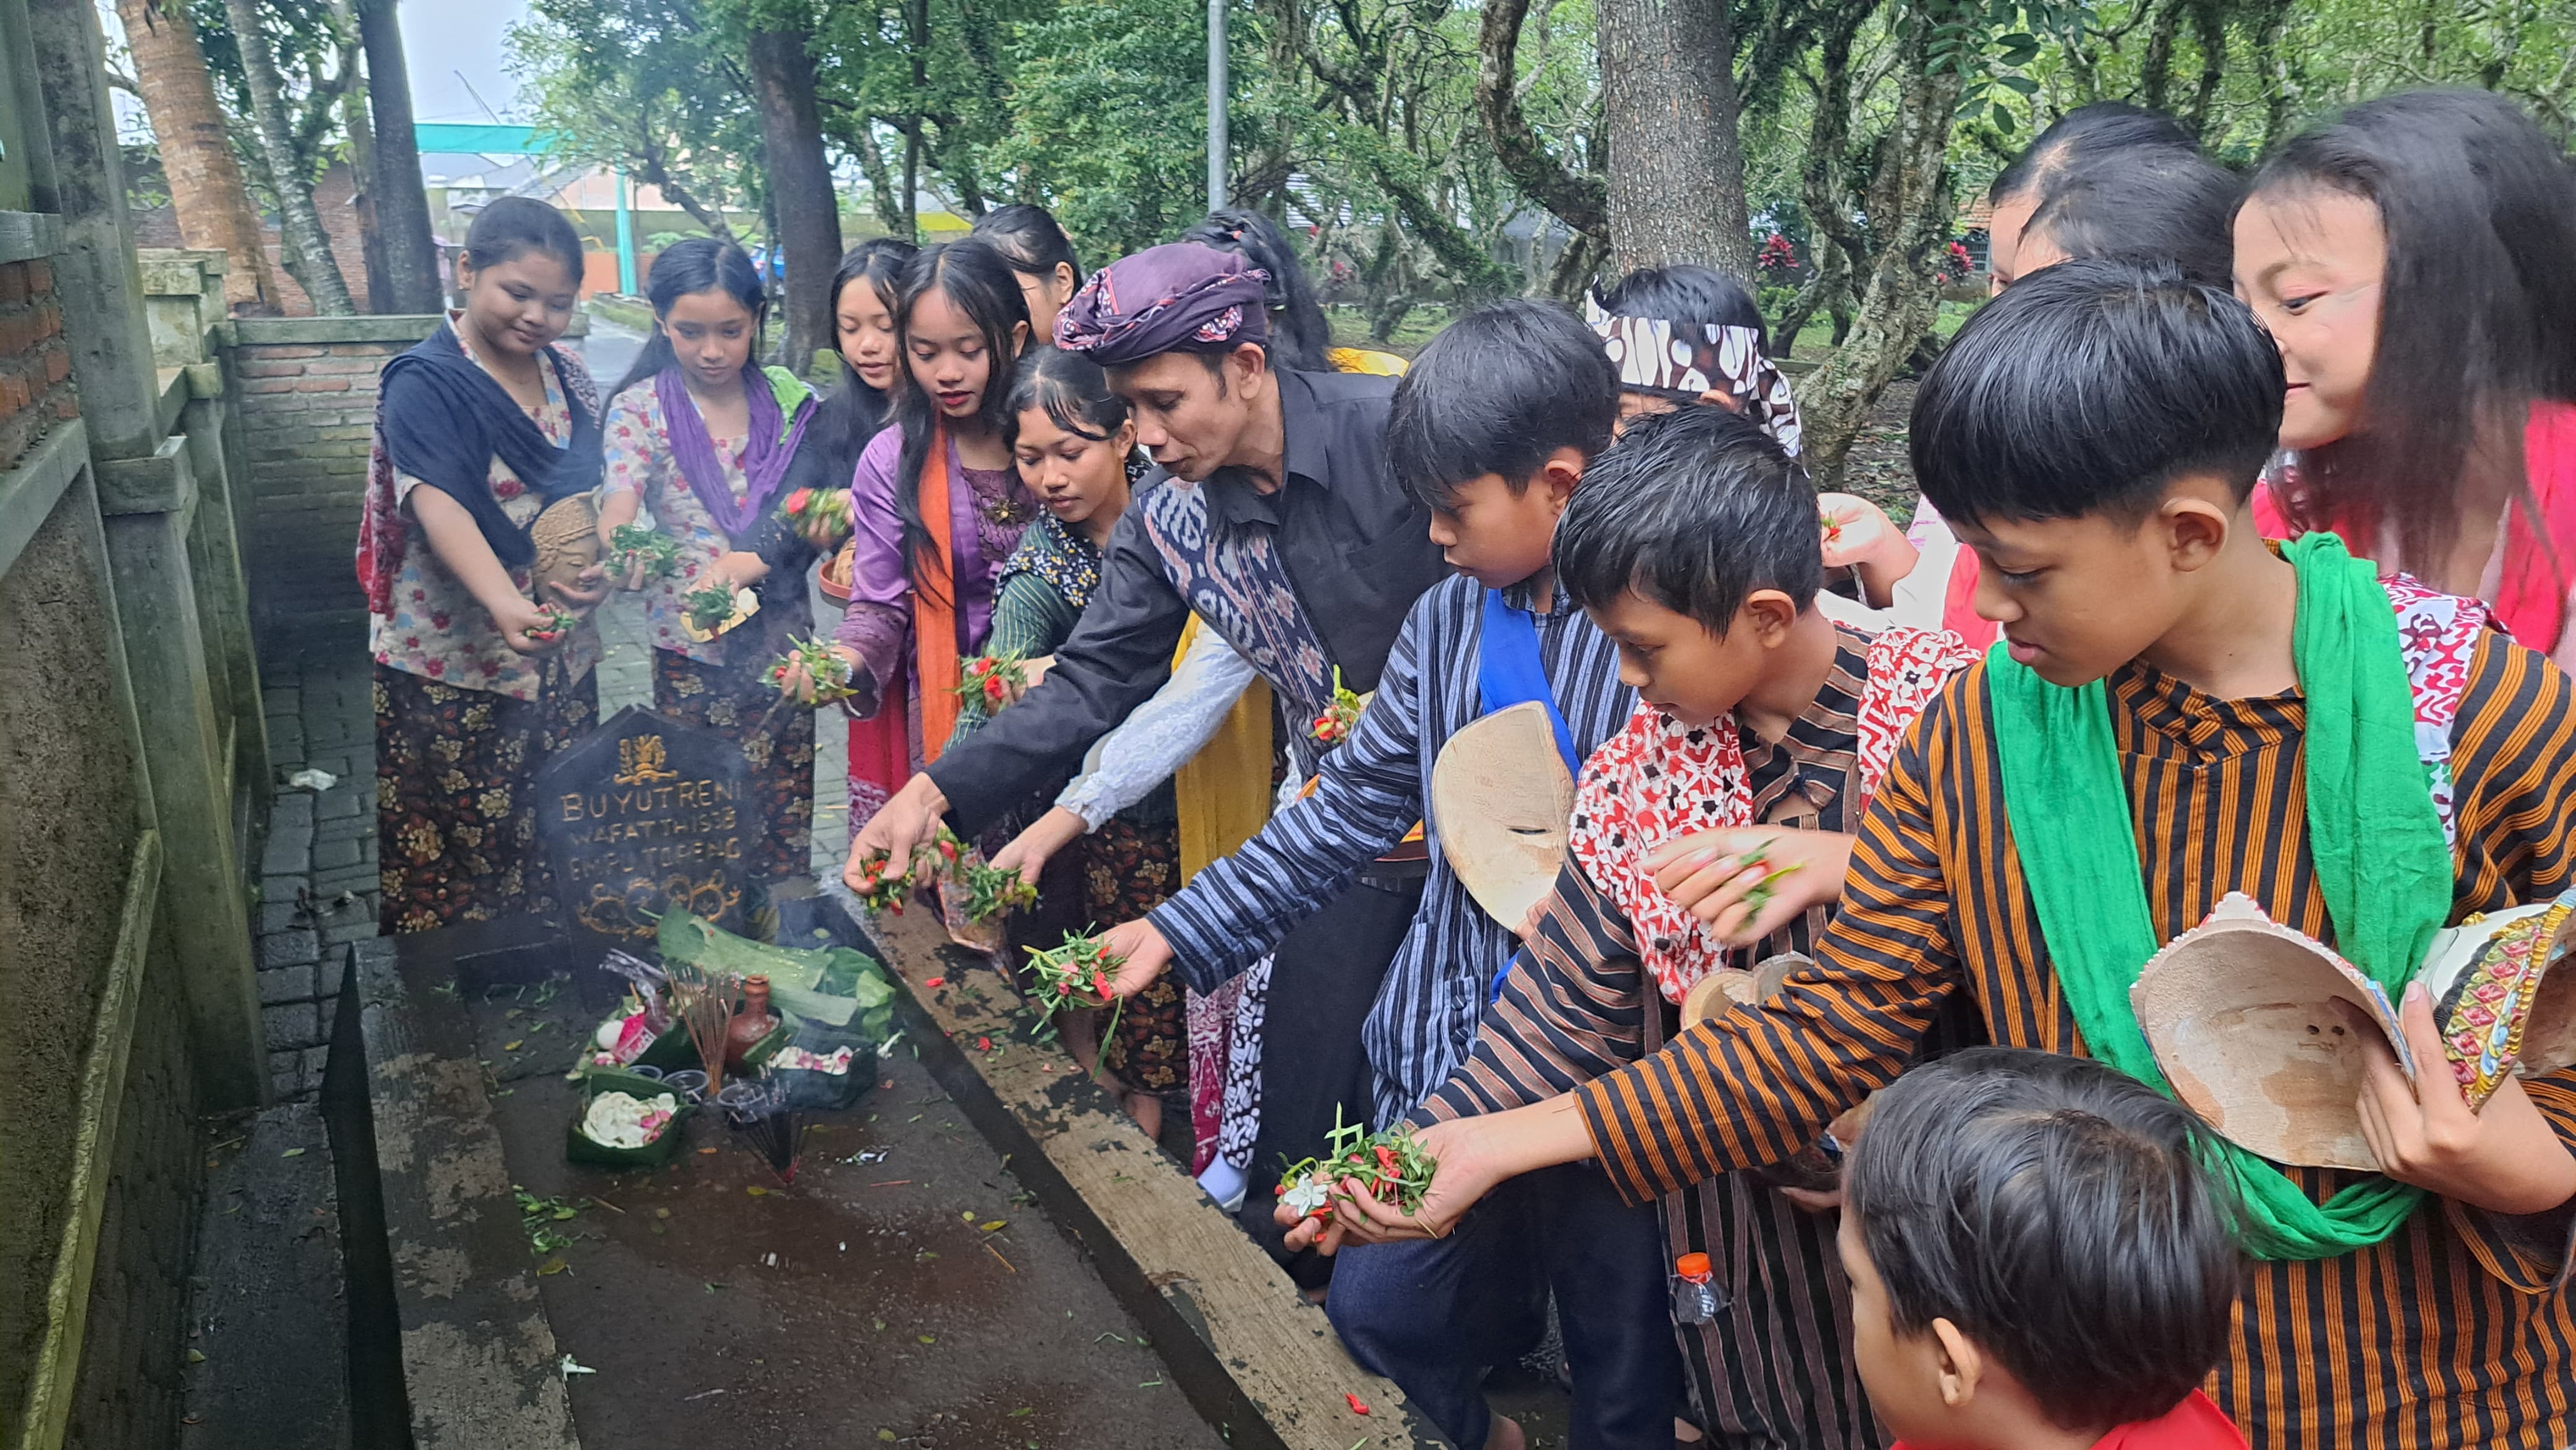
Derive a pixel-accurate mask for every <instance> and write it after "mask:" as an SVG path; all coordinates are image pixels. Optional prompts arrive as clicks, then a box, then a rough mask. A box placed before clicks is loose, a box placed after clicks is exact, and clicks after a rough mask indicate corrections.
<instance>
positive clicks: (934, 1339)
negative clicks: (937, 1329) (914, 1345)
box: [921, 1334, 939, 1344]
mask: <svg viewBox="0 0 2576 1450" xmlns="http://www.w3.org/2000/svg"><path fill="white" fill-rule="evenodd" d="M921 1342H922V1343H924V1344H937V1343H938V1342H939V1336H938V1335H936V1334H925V1335H922V1336H921Z"/></svg>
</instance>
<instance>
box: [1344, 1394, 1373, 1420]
mask: <svg viewBox="0 0 2576 1450" xmlns="http://www.w3.org/2000/svg"><path fill="white" fill-rule="evenodd" d="M1342 1398H1343V1399H1345V1400H1347V1401H1349V1402H1350V1406H1351V1413H1352V1414H1354V1415H1365V1414H1367V1413H1368V1412H1369V1407H1368V1406H1366V1405H1363V1404H1361V1403H1360V1397H1359V1396H1357V1395H1355V1394H1352V1393H1351V1392H1350V1391H1348V1390H1344V1391H1342Z"/></svg>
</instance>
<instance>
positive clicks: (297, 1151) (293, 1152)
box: [277, 1148, 304, 1158]
mask: <svg viewBox="0 0 2576 1450" xmlns="http://www.w3.org/2000/svg"><path fill="white" fill-rule="evenodd" d="M277 1156H278V1157H280V1158H301V1157H303V1156H304V1150H303V1149H301V1148H289V1149H287V1150H286V1151H285V1152H283V1153H280V1154H278V1155H277Z"/></svg>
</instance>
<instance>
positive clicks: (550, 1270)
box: [537, 1259, 572, 1279]
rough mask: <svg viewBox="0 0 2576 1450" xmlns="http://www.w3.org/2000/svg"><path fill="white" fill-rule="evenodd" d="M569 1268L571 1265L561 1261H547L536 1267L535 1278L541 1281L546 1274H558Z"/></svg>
mask: <svg viewBox="0 0 2576 1450" xmlns="http://www.w3.org/2000/svg"><path fill="white" fill-rule="evenodd" d="M571 1267H572V1265H570V1264H567V1263H565V1262H564V1261H563V1260H561V1259H548V1260H546V1261H545V1262H544V1263H542V1264H539V1265H537V1277H538V1278H540V1279H542V1278H544V1277H545V1276H546V1275H548V1274H560V1273H562V1272H563V1271H564V1270H566V1269H569V1268H571Z"/></svg>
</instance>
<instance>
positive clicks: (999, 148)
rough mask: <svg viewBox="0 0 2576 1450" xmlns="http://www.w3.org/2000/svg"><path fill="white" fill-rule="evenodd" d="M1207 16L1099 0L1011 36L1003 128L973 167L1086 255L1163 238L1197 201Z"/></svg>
mask: <svg viewBox="0 0 2576 1450" xmlns="http://www.w3.org/2000/svg"><path fill="white" fill-rule="evenodd" d="M1206 15H1207V11H1206V8H1205V7H1204V6H1202V5H1199V4H1197V3H1196V0H1099V3H1095V4H1091V5H1086V6H1079V7H1068V8H1066V9H1063V10H1060V11H1058V12H1057V13H1055V14H1053V15H1051V16H1048V17H1046V18H1044V19H1042V20H1037V21H1031V22H1026V23H1023V24H1022V25H1020V26H1019V27H1018V28H1017V30H1016V33H1015V34H1014V35H1013V36H1012V38H1011V41H1010V45H1009V47H1008V54H1009V57H1010V60H1011V62H1012V65H1013V73H1012V82H1011V114H1010V116H1009V118H1008V119H1009V124H1008V129H1007V130H1005V131H1004V132H1003V133H1002V134H1001V135H1000V136H998V137H997V138H996V139H995V140H994V142H993V143H992V144H991V145H989V146H986V147H983V148H981V149H980V156H981V159H982V164H983V166H984V168H985V169H987V170H989V171H991V172H993V173H996V174H1008V175H1011V176H1014V177H1016V178H1017V179H1018V185H1017V186H1016V187H1015V188H1014V192H1013V198H1014V199H1015V200H1020V201H1033V202H1036V203H1038V204H1039V205H1041V206H1044V207H1046V208H1047V209H1048V210H1050V211H1052V212H1054V213H1055V214H1056V218H1057V220H1059V221H1061V222H1063V223H1064V225H1065V228H1066V229H1067V230H1068V231H1070V232H1071V233H1072V234H1073V235H1074V236H1075V237H1076V238H1077V239H1078V240H1079V242H1080V244H1081V248H1082V251H1083V253H1084V255H1085V256H1086V257H1087V258H1098V259H1106V258H1108V257H1113V256H1116V255H1119V254H1121V253H1124V252H1131V251H1135V250H1137V249H1138V248H1140V247H1149V246H1152V245H1154V244H1155V243H1157V242H1161V241H1168V240H1170V239H1171V237H1172V236H1173V235H1174V234H1176V233H1177V232H1179V231H1180V230H1181V228H1183V227H1185V226H1188V225H1189V224H1190V223H1191V222H1193V221H1196V220H1197V219H1198V217H1199V215H1200V213H1201V212H1202V211H1204V210H1205V209H1206V205H1207V190H1206V187H1207V181H1206V177H1207V79H1206V76H1207V72H1206V64H1207V25H1206ZM1245 59H1246V60H1247V61H1249V60H1250V59H1251V57H1250V56H1248V55H1247V56H1246V57H1245Z"/></svg>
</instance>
